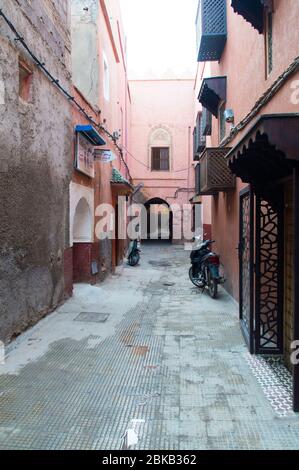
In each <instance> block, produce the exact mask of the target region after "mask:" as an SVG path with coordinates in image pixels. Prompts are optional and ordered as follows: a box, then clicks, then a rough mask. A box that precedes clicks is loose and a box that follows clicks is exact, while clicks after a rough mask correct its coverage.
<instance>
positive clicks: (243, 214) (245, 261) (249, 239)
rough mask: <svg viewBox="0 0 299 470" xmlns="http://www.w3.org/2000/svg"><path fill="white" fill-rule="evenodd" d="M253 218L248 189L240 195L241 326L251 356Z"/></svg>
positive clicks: (252, 344) (252, 326) (252, 350)
mask: <svg viewBox="0 0 299 470" xmlns="http://www.w3.org/2000/svg"><path fill="white" fill-rule="evenodd" d="M253 216H254V196H253V194H252V192H251V190H250V189H248V188H246V189H245V190H243V191H241V193H240V242H239V261H240V263H239V266H240V282H239V285H240V324H241V330H242V333H243V336H244V338H245V341H246V343H247V346H248V348H249V351H250V352H251V354H253V352H254V336H253V330H254V323H253V311H254V304H253V241H254V240H253V239H254V232H253Z"/></svg>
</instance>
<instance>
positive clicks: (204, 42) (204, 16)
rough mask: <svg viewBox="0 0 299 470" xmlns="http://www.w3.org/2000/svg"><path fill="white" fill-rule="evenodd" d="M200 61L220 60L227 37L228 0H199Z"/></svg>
mask: <svg viewBox="0 0 299 470" xmlns="http://www.w3.org/2000/svg"><path fill="white" fill-rule="evenodd" d="M196 28H197V50H198V59H197V60H198V62H206V61H216V60H220V58H221V55H222V52H223V49H224V46H225V43H226V39H227V22H226V0H199V5H198V12H197V19H196Z"/></svg>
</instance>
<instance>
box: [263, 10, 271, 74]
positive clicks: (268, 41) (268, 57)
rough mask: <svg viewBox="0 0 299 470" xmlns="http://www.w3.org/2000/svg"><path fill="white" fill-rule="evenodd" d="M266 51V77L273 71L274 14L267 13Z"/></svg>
mask: <svg viewBox="0 0 299 470" xmlns="http://www.w3.org/2000/svg"><path fill="white" fill-rule="evenodd" d="M265 23H266V25H265V49H266V52H265V54H266V77H268V76H269V75H270V73H271V72H272V70H273V14H272V12H267V13H266V16H265Z"/></svg>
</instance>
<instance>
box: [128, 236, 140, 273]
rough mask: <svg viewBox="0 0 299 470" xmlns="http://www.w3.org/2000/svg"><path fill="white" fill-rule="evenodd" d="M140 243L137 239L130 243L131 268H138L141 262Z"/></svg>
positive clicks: (129, 258)
mask: <svg viewBox="0 0 299 470" xmlns="http://www.w3.org/2000/svg"><path fill="white" fill-rule="evenodd" d="M140 253H141V249H140V241H139V240H137V239H135V240H132V241H131V242H130V245H129V250H128V263H129V265H130V266H136V265H137V264H138V263H139V261H140Z"/></svg>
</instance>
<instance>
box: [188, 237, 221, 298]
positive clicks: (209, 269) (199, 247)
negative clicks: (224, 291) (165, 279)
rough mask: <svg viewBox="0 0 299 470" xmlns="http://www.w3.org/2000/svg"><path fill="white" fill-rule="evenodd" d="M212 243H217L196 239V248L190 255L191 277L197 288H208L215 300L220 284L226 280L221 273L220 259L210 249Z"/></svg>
mask: <svg viewBox="0 0 299 470" xmlns="http://www.w3.org/2000/svg"><path fill="white" fill-rule="evenodd" d="M212 243H215V242H214V241H213V240H201V239H200V238H199V237H197V238H196V239H195V246H194V248H193V250H192V252H191V255H190V258H191V263H192V266H191V268H190V270H189V277H190V280H191V282H192V283H193V284H194V285H195V286H196V287H200V288H202V289H204V288H205V287H208V289H209V293H210V295H211V297H212V299H215V298H216V297H217V294H218V286H219V284H223V283H224V282H225V280H224V278H223V277H222V276H221V275H220V272H219V268H220V258H219V256H218V255H217V254H216V253H214V252H212V251H211V249H210V247H211V245H212Z"/></svg>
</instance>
